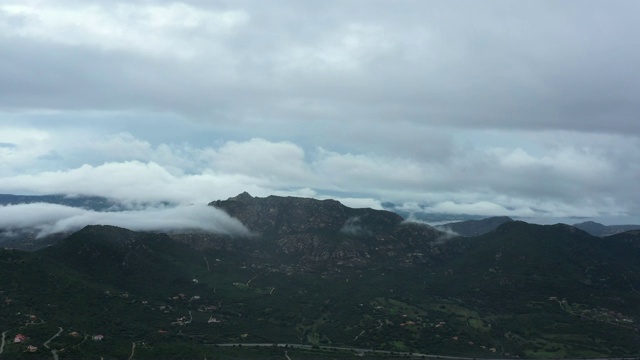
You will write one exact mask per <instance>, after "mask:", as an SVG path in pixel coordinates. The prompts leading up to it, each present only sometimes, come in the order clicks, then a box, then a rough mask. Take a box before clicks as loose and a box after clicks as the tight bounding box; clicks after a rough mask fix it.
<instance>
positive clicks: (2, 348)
mask: <svg viewBox="0 0 640 360" xmlns="http://www.w3.org/2000/svg"><path fill="white" fill-rule="evenodd" d="M6 337H7V332H6V331H3V332H2V343H0V354H2V352H3V351H4V340H5V338H6Z"/></svg>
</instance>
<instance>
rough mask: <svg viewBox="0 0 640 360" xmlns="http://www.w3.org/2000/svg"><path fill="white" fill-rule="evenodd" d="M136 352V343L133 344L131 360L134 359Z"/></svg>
mask: <svg viewBox="0 0 640 360" xmlns="http://www.w3.org/2000/svg"><path fill="white" fill-rule="evenodd" d="M135 352H136V343H135V342H132V343H131V356H129V360H131V359H133V354H134V353H135Z"/></svg>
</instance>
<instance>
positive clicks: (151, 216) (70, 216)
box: [0, 203, 251, 237]
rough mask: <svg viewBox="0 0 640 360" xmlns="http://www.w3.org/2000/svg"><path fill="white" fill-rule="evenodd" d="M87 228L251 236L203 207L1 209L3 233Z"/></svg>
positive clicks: (36, 206)
mask: <svg viewBox="0 0 640 360" xmlns="http://www.w3.org/2000/svg"><path fill="white" fill-rule="evenodd" d="M87 225H114V226H119V227H123V228H127V229H131V230H138V231H194V230H195V231H207V232H211V233H216V234H223V235H236V236H251V233H250V232H249V230H247V228H245V227H244V225H242V223H240V221H238V220H237V219H234V218H231V217H230V216H229V215H227V214H226V213H225V212H223V211H222V210H219V209H217V208H214V207H211V206H206V205H182V206H177V207H169V208H153V207H150V208H145V209H142V210H129V211H119V212H97V211H91V210H86V209H80V208H72V207H68V206H63V205H55V204H44V203H35V204H21V205H7V206H0V228H1V229H3V230H5V231H7V230H8V231H13V230H19V229H36V230H37V231H38V235H37V236H38V237H42V236H47V235H51V234H55V233H60V232H71V231H76V230H78V229H80V228H82V227H84V226H87Z"/></svg>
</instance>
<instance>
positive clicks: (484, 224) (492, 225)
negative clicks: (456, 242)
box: [436, 216, 513, 237]
mask: <svg viewBox="0 0 640 360" xmlns="http://www.w3.org/2000/svg"><path fill="white" fill-rule="evenodd" d="M510 221H513V219H512V218H510V217H508V216H496V217H489V218H486V219H481V220H466V221H459V222H453V223H448V224H445V225H438V226H436V229H438V230H441V231H445V232H453V233H454V234H457V235H460V236H467V237H469V236H478V235H482V234H486V233H488V232H490V231H493V230H495V229H496V228H498V226H500V225H502V224H504V223H506V222H510Z"/></svg>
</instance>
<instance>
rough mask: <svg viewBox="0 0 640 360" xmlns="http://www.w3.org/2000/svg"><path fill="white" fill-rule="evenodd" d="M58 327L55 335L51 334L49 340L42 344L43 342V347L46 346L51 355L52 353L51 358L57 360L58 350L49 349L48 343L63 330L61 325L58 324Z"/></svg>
mask: <svg viewBox="0 0 640 360" xmlns="http://www.w3.org/2000/svg"><path fill="white" fill-rule="evenodd" d="M58 329H60V330H58V332H57V333H56V334H55V335H53V336H52V337H51V338H50V339H49V340H47V341H45V342H44V344H43V345H44V347H46V348H47V349H49V350H51V355H53V360H58V350H56V349H51V348H50V347H49V343H50V342H51V340H53V339H55V338H57V337H58V336H60V334H62V331H63V329H62V327H60V326H58Z"/></svg>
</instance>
